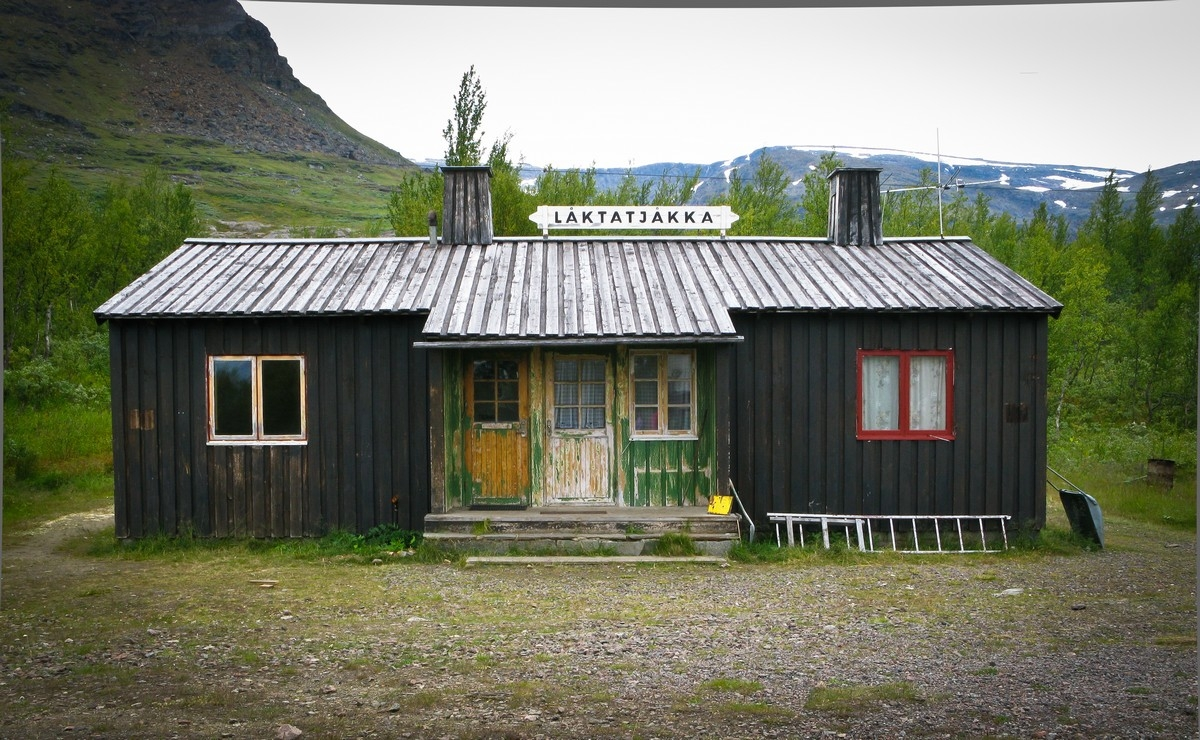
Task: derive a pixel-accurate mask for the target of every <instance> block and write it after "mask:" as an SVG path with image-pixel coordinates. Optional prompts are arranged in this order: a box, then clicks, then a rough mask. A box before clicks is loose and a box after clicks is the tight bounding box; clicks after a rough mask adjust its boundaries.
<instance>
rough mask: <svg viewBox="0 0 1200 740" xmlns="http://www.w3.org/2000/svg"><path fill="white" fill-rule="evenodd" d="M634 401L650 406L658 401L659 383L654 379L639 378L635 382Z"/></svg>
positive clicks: (640, 404)
mask: <svg viewBox="0 0 1200 740" xmlns="http://www.w3.org/2000/svg"><path fill="white" fill-rule="evenodd" d="M633 402H634V404H636V405H638V406H648V405H651V404H657V403H658V383H657V382H656V381H653V380H639V381H637V382H635V383H634V384H633Z"/></svg>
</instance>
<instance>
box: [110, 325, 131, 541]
mask: <svg viewBox="0 0 1200 740" xmlns="http://www.w3.org/2000/svg"><path fill="white" fill-rule="evenodd" d="M124 335H125V322H123V321H117V320H112V321H109V323H108V362H109V365H108V373H109V375H108V376H109V378H111V379H112V380H111V387H112V391H111V393H112V395H111V398H110V409H111V411H112V439H113V532H114V534H115V535H116V536H117V537H119V538H122V539H124V538H127V537H129V536H130V527H129V490H128V489H129V472H128V471H129V454H128V441H127V439H126V434H125V424H126V423H127V422H126V419H127V418H128V409H129V408H130V407H129V406H128V405H127V394H126V391H125V368H126V367H132V365H130V364H129V359H128V358H127V356H126V354H125V342H124Z"/></svg>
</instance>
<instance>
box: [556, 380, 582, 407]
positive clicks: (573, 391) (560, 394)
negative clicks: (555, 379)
mask: <svg viewBox="0 0 1200 740" xmlns="http://www.w3.org/2000/svg"><path fill="white" fill-rule="evenodd" d="M554 405H555V406H578V405H579V386H578V385H576V384H575V383H555V384H554Z"/></svg>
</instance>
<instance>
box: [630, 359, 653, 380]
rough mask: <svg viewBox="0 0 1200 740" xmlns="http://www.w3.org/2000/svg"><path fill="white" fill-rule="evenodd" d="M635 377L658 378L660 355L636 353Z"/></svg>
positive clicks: (634, 361) (634, 363)
mask: <svg viewBox="0 0 1200 740" xmlns="http://www.w3.org/2000/svg"><path fill="white" fill-rule="evenodd" d="M633 377H635V378H655V379H657V378H658V355H634V357H633Z"/></svg>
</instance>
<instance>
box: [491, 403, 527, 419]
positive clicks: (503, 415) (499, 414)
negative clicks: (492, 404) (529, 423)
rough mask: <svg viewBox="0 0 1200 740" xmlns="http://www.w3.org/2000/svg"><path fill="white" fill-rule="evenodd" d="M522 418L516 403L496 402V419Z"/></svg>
mask: <svg viewBox="0 0 1200 740" xmlns="http://www.w3.org/2000/svg"><path fill="white" fill-rule="evenodd" d="M520 418H521V415H520V413H519V412H518V406H517V404H515V403H498V404H496V421H519V420H520Z"/></svg>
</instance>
